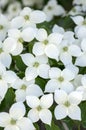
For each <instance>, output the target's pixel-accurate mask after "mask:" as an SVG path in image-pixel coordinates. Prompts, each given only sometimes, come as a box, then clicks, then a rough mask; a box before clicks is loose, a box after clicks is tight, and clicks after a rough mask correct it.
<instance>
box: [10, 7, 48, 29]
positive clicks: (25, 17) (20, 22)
mask: <svg viewBox="0 0 86 130" xmlns="http://www.w3.org/2000/svg"><path fill="white" fill-rule="evenodd" d="M45 20H46V15H45V13H44V12H42V11H39V10H35V11H34V10H33V11H32V9H31V8H29V7H25V8H24V9H23V10H22V11H21V12H20V15H19V16H17V17H15V18H14V19H12V21H11V26H12V28H20V27H23V28H25V27H28V26H30V27H31V26H32V27H36V24H37V23H42V22H44V21H45Z"/></svg>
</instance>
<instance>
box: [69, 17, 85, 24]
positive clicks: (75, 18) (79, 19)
mask: <svg viewBox="0 0 86 130" xmlns="http://www.w3.org/2000/svg"><path fill="white" fill-rule="evenodd" d="M71 18H72V20H73V21H74V23H75V24H76V25H82V23H83V22H84V18H83V17H82V16H75V17H71Z"/></svg>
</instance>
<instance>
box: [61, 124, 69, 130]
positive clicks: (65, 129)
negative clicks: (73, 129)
mask: <svg viewBox="0 0 86 130" xmlns="http://www.w3.org/2000/svg"><path fill="white" fill-rule="evenodd" d="M61 123H62V125H63V127H64V130H69V128H68V127H67V125H66V124H65V123H64V122H61Z"/></svg>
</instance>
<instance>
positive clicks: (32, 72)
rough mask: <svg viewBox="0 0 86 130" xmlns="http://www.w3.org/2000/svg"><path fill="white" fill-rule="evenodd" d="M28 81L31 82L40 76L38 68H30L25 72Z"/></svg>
mask: <svg viewBox="0 0 86 130" xmlns="http://www.w3.org/2000/svg"><path fill="white" fill-rule="evenodd" d="M25 76H26V80H27V81H30V80H32V79H35V78H36V77H37V76H38V73H37V68H34V67H28V68H27V69H26V71H25Z"/></svg>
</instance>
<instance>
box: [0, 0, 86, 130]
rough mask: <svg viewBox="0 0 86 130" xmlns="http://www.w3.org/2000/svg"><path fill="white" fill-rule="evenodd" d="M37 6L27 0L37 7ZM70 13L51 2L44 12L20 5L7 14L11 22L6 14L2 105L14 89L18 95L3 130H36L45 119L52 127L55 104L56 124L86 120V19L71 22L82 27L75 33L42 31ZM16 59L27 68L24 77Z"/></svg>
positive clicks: (1, 38)
mask: <svg viewBox="0 0 86 130" xmlns="http://www.w3.org/2000/svg"><path fill="white" fill-rule="evenodd" d="M0 2H2V0H1V1H0ZM6 2H7V1H6ZM35 2H36V1H34V0H33V1H31V0H30V3H28V0H23V3H25V4H26V5H31V6H32V5H33V3H35ZM74 3H76V4H77V1H74ZM3 4H4V1H3V2H2V6H3ZM80 4H82V3H80ZM26 5H25V6H26ZM12 10H14V13H13V12H12ZM65 12H66V11H65V10H64V8H63V7H62V6H60V5H59V4H58V3H56V0H50V1H49V2H48V3H47V5H46V6H45V7H44V8H43V11H40V10H33V9H31V8H30V7H25V8H24V9H23V10H21V5H20V4H19V3H17V2H15V4H12V5H9V8H8V14H9V15H8V14H7V15H8V17H10V18H9V19H11V20H8V18H7V17H6V16H7V15H6V16H4V15H3V14H0V104H1V103H2V101H3V99H4V98H5V95H6V93H7V91H8V89H10V88H12V89H13V90H14V93H15V103H14V104H13V105H12V106H11V108H10V110H9V113H7V112H0V127H4V130H35V127H34V123H35V122H38V121H39V119H40V120H41V121H42V122H43V123H44V124H48V125H51V121H52V111H51V110H50V107H51V106H53V105H55V109H54V116H55V118H56V120H61V119H64V118H65V117H67V116H68V117H70V118H71V119H73V120H79V121H81V110H80V107H79V104H80V103H81V102H82V101H85V100H86V75H85V74H84V75H83V74H80V73H79V69H80V67H86V45H85V44H86V19H85V18H84V16H80V15H78V16H72V17H71V19H72V20H73V21H74V23H75V24H76V26H75V28H74V32H73V31H71V30H68V31H66V30H65V29H64V28H62V27H60V26H58V25H56V24H55V25H54V26H53V28H52V30H51V33H49V32H48V31H47V30H46V29H45V28H43V27H40V28H38V26H37V25H38V24H40V23H43V22H45V21H50V20H52V18H53V17H54V16H60V15H64V14H65ZM30 44H32V50H31V52H29V51H28V50H27V51H25V49H26V48H25V45H27V46H29V45H30ZM15 56H20V58H21V60H22V62H23V63H24V64H25V66H26V69H25V71H24V77H23V78H20V77H19V76H18V75H17V73H16V72H15V71H13V70H12V69H11V64H12V62H13V57H15ZM49 60H51V61H52V62H54V61H55V62H56V63H57V66H52V65H51V64H50V62H49ZM59 64H61V65H62V66H63V68H60V67H58V66H59ZM15 68H16V63H15ZM37 77H40V78H41V79H43V80H46V84H45V87H44V88H43V89H42V88H41V86H40V85H38V84H37V83H36V78H37ZM25 103H26V104H27V107H28V108H29V110H28V113H27V112H26V104H25ZM54 103H55V104H54Z"/></svg>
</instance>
